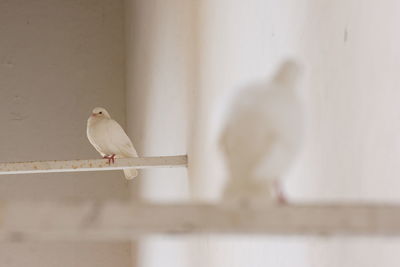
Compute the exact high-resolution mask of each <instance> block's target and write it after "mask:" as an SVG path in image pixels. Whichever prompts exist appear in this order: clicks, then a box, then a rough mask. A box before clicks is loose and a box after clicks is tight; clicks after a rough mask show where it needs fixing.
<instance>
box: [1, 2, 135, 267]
mask: <svg viewBox="0 0 400 267" xmlns="http://www.w3.org/2000/svg"><path fill="white" fill-rule="evenodd" d="M124 45H125V44H124V34H123V6H122V1H118V0H56V1H53V0H38V1H29V0H17V1H6V0H0V103H1V104H0V114H1V116H0V118H1V122H2V123H1V124H2V127H1V130H0V140H2V141H1V144H0V147H1V151H2V153H1V155H0V160H1V161H24V160H44V159H78V158H80V159H84V158H96V157H99V155H98V154H97V153H96V152H95V150H94V149H93V148H92V147H91V146H90V144H89V142H88V141H87V140H86V133H85V127H86V119H87V117H88V115H89V114H90V111H91V109H92V108H93V107H94V106H105V107H107V108H108V109H109V110H110V112H111V114H112V115H113V116H114V117H115V118H116V119H117V120H119V121H120V122H122V123H124V119H125V116H124V113H125V103H124V97H125V89H124V83H125V81H124V64H125V63H124ZM128 196H129V190H128V186H127V183H126V181H125V179H124V178H123V176H122V175H121V173H119V172H115V173H114V172H96V173H70V174H40V175H39V174H38V175H21V176H1V177H0V198H1V199H27V200H37V199H46V200H55V199H72V198H73V199H97V200H104V199H126V198H127V197H128ZM129 250H130V245H129V244H126V243H107V242H101V243H100V242H99V243H95V242H92V243H40V244H7V243H1V244H0V254H1V255H0V266H8V267H9V266H13V267H14V266H21V267H22V266H41V267H42V266H56V265H57V266H68V267H69V266H85V267H87V266H96V267H98V266H111V265H113V266H129V265H130V261H131V260H130V251H129ZM111 263H113V264H111Z"/></svg>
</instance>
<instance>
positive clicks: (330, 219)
mask: <svg viewBox="0 0 400 267" xmlns="http://www.w3.org/2000/svg"><path fill="white" fill-rule="evenodd" d="M151 234H166V235H177V234H178V235H182V234H246V235H248V234H250V235H251V234H257V235H282V236H293V235H296V236H304V235H322V236H328V235H341V236H388V237H389V236H400V206H389V205H298V206H297V205H296V206H282V207H281V206H272V205H271V206H264V207H262V206H259V207H244V206H237V205H231V206H227V205H207V204H197V205H190V204H182V205H155V204H134V205H132V204H127V203H121V202H82V203H79V202H59V203H54V202H39V203H30V202H29V203H28V202H0V240H6V241H10V240H11V241H23V240H38V239H39V240H131V239H133V238H140V237H143V236H146V235H151Z"/></svg>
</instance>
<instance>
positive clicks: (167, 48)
mask: <svg viewBox="0 0 400 267" xmlns="http://www.w3.org/2000/svg"><path fill="white" fill-rule="evenodd" d="M126 11H127V16H126V19H127V23H126V26H127V28H126V32H127V53H128V57H127V59H128V65H127V118H128V128H129V133H130V135H131V136H132V138H133V142H134V145H135V146H136V147H137V149H138V153H139V155H142V156H160V155H178V154H186V153H187V141H188V138H189V137H188V121H189V118H190V113H189V109H190V107H189V92H190V90H191V88H193V82H194V77H193V61H194V55H193V53H194V51H193V46H194V44H193V38H194V36H195V34H194V32H193V15H194V9H193V2H192V1H187V0H171V1H160V0H127V1H126ZM137 182H139V183H140V184H141V190H140V192H139V194H140V196H141V198H142V199H145V200H147V201H153V202H164V203H165V202H176V201H185V200H188V198H189V185H188V176H187V171H186V170H185V169H180V168H178V169H159V170H148V171H141V175H140V177H139V178H138V179H137ZM136 188H137V186H135V188H133V190H134V191H136ZM186 243H187V242H186V241H184V240H181V239H175V238H167V237H149V238H146V239H143V240H141V242H140V244H139V252H138V253H139V254H138V256H139V263H138V264H139V266H145V267H153V266H154V267H159V266H164V267H167V266H173V267H179V266H182V267H186V266H190V263H189V262H188V258H187V256H188V253H187V246H186Z"/></svg>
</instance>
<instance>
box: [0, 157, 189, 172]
mask: <svg viewBox="0 0 400 267" xmlns="http://www.w3.org/2000/svg"><path fill="white" fill-rule="evenodd" d="M186 166H187V156H186V155H179V156H165V157H141V158H118V159H115V163H112V164H108V160H105V159H85V160H50V161H31V162H12V163H11V162H10V163H0V175H4V174H27V173H47V172H83V171H109V170H122V169H126V168H136V169H148V168H173V167H186Z"/></svg>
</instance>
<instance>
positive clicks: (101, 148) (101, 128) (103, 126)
mask: <svg viewBox="0 0 400 267" xmlns="http://www.w3.org/2000/svg"><path fill="white" fill-rule="evenodd" d="M87 137H88V139H89V141H90V143H91V144H92V145H93V146H94V148H95V149H96V150H97V151H98V152H99V153H100V154H101V155H102V156H103V157H105V156H108V157H109V156H112V155H115V158H133V157H137V156H138V154H137V152H136V149H135V148H134V146H133V144H132V142H131V140H130V139H129V137H128V135H127V134H126V133H125V131H124V129H122V127H121V126H120V125H119V124H118V122H116V121H115V120H113V119H112V118H111V117H110V115H109V113H108V112H107V110H105V109H104V108H95V109H93V112H92V115H91V116H90V117H89V119H88V121H87ZM124 173H125V177H126V179H133V178H134V177H136V176H137V175H138V171H137V170H136V169H125V170H124Z"/></svg>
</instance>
